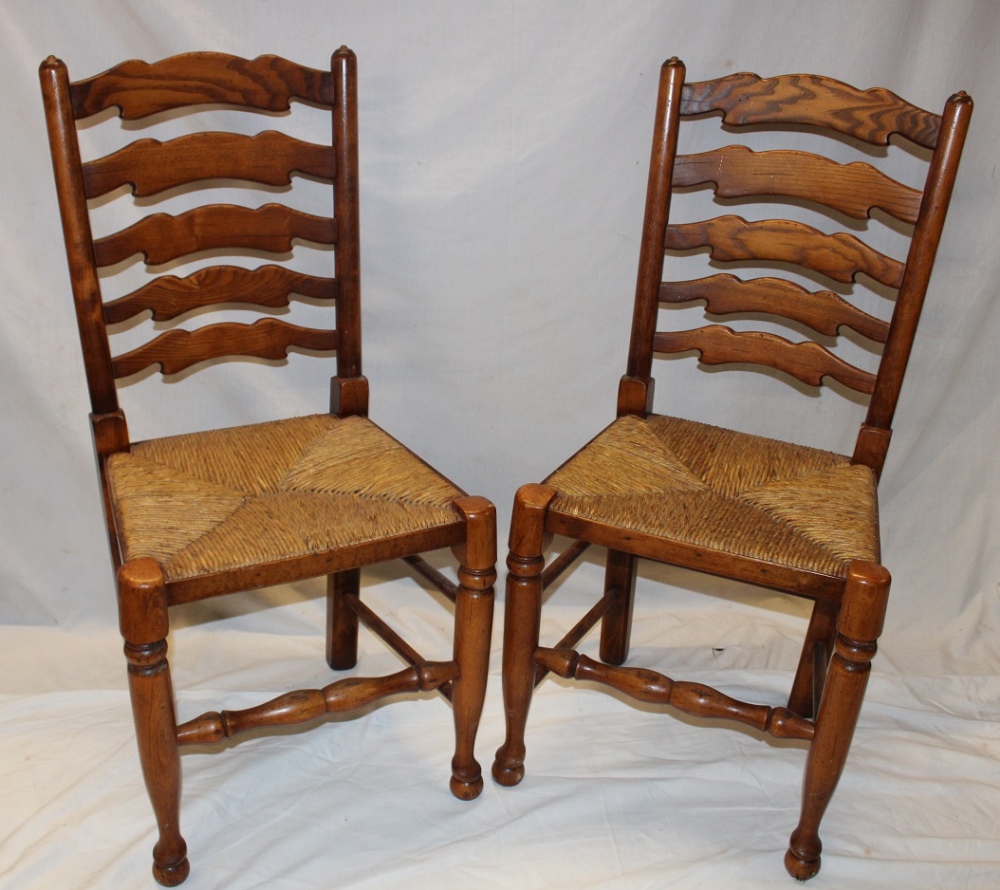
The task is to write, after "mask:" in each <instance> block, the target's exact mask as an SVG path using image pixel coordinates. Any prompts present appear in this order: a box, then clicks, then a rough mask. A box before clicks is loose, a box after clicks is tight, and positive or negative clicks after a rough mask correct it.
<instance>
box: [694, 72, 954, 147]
mask: <svg viewBox="0 0 1000 890" xmlns="http://www.w3.org/2000/svg"><path fill="white" fill-rule="evenodd" d="M711 111H721V112H723V121H725V123H727V124H729V125H730V126H737V127H742V126H749V125H753V124H759V123H768V124H774V123H780V124H807V125H811V126H818V127H825V128H827V129H831V130H835V131H837V132H839V133H844V134H845V135H848V136H853V137H854V138H856V139H861V140H862V141H864V142H869V143H871V144H872V145H888V144H889V137H890V136H892V134H893V133H899V134H900V135H901V136H905V137H906V138H907V139H909V140H911V141H912V142H915V143H916V144H917V145H922V146H924V147H925V148H934V146H935V145H936V144H937V138H938V134H939V132H940V129H941V118H940V116H938V115H936V114H931V113H930V112H928V111H924V110H923V109H921V108H917V106H916V105H911V104H910V103H909V102H906V101H904V100H903V99H900V98H899V96H897V95H896V94H895V93H893V92H890V91H889V90H886V89H882V88H881V87H874V88H872V89H870V90H859V89H856V88H855V87H852V86H849V85H848V84H846V83H841V82H840V81H838V80H833V79H831V78H828V77H820V76H818V75H814V74H785V75H782V76H780V77H769V78H767V79H761V78H760V77H758V76H757V75H756V74H747V73H743V74H731V75H730V76H729V77H723V78H720V79H718V80H708V81H702V82H699V83H688V84H685V85H684V91H683V94H682V100H681V114H684V115H693V114H704V113H706V112H711Z"/></svg>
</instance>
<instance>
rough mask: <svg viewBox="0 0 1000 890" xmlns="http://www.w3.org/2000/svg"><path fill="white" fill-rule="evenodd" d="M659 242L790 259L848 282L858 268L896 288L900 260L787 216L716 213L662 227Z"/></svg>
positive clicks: (715, 253) (733, 257) (718, 254)
mask: <svg viewBox="0 0 1000 890" xmlns="http://www.w3.org/2000/svg"><path fill="white" fill-rule="evenodd" d="M664 247H666V248H667V249H668V250H691V249H695V248H699V247H710V248H711V254H710V255H711V257H712V259H713V260H719V261H721V262H729V263H732V262H741V261H744V260H775V261H778V262H783V263H794V264H795V265H798V266H802V267H803V268H806V269H811V270H813V271H814V272H821V273H822V274H824V275H826V276H828V277H829V278H832V279H833V280H834V281H843V282H850V281H854V278H855V276H856V275H857V274H858V273H859V272H864V273H865V274H866V275H869V276H870V277H872V278H874V279H875V280H876V281H880V282H882V284H885V285H888V286H889V287H899V285H900V284H901V282H902V280H903V269H904V267H903V264H902V263H901V262H899V261H898V260H894V259H892V257H887V256H885V255H884V254H881V253H879V252H878V251H877V250H873V249H872V248H871V247H869V246H868V245H867V244H865V243H864V242H863V241H861V240H859V239H858V238H855V237H854V236H853V235H848V234H846V233H844V232H837V233H836V234H834V235H826V234H824V233H823V232H820V231H819V230H818V229H814V228H813V227H812V226H807V225H805V224H804V223H799V222H793V221H791V220H787V219H766V220H761V221H760V222H747V221H746V220H745V219H743V218H742V217H739V216H731V215H730V216H718V217H715V218H714V219H709V220H703V221H701V222H694V223H684V224H682V225H676V226H667V231H666V238H665V239H664Z"/></svg>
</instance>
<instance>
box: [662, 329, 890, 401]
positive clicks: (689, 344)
mask: <svg viewBox="0 0 1000 890" xmlns="http://www.w3.org/2000/svg"><path fill="white" fill-rule="evenodd" d="M691 349H694V350H697V351H698V352H700V353H701V361H702V362H704V363H705V364H707V365H721V364H726V363H729V362H750V363H752V364H757V365H767V366H768V367H771V368H775V369H776V370H779V371H784V372H785V373H786V374H790V375H791V376H792V377H795V378H796V379H797V380H801V381H802V382H803V383H807V384H809V385H810V386H820V385H821V384H822V382H823V378H824V377H832V378H833V379H834V380H838V381H840V382H841V383H843V384H844V386H848V387H850V388H851V389H853V390H856V391H858V392H862V393H866V394H870V393H871V392H872V390H873V389H874V388H875V375H873V374H869V373H868V372H867V371H862V370H861V369H860V368H856V367H855V366H854V365H852V364H850V363H848V362H845V361H844V360H843V359H841V358H838V357H837V356H835V355H834V354H833V353H832V352H830V351H829V350H828V349H825V348H824V347H822V346H820V345H819V344H818V343H812V342H805V343H792V342H790V341H789V340H785V339H784V338H783V337H778V336H776V335H775V334H768V333H765V332H763V331H745V332H739V333H737V332H736V331H734V330H732V329H731V328H727V327H726V326H725V325H709V326H707V327H702V328H697V329H695V330H690V331H666V332H657V334H656V335H655V336H654V337H653V350H654V351H655V352H665V353H672V352H687V351H688V350H691Z"/></svg>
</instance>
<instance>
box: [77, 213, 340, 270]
mask: <svg viewBox="0 0 1000 890" xmlns="http://www.w3.org/2000/svg"><path fill="white" fill-rule="evenodd" d="M295 238H302V239H303V240H305V241H313V242H315V243H317V244H335V243H336V241H337V226H336V222H335V221H334V220H332V219H329V218H327V217H323V216H312V215H310V214H308V213H302V212H301V211H299V210H292V209H291V208H289V207H285V206H284V205H282V204H267V205H265V206H264V207H260V208H258V209H256V210H252V209H250V208H249V207H238V206H234V205H231V204H211V205H208V206H206V207H198V208H196V209H194V210H188V211H187V212H186V213H181V214H179V215H178V216H171V215H170V214H168V213H154V214H153V215H152V216H147V217H146V218H145V219H142V220H140V221H139V222H137V223H135V224H134V225H131V226H129V227H128V228H127V229H122V231H120V232H116V233H115V234H113V235H107V236H105V237H104V238H99V239H98V240H97V241H95V242H94V256H95V258H96V260H97V265H98V266H112V265H114V264H115V263H120V262H121V261H122V260H125V259H128V258H129V257H130V256H134V255H135V254H137V253H139V254H142V255H143V256H144V257H145V258H146V262H147V263H148V264H149V265H152V266H158V265H160V264H161V263H167V262H170V260H175V259H177V258H178V257H183V256H188V255H190V254H194V253H198V252H199V251H203V250H213V249H215V248H221V247H225V248H232V249H240V248H244V249H251V250H264V251H268V252H270V253H286V252H287V251H289V250H291V249H292V241H293V239H295Z"/></svg>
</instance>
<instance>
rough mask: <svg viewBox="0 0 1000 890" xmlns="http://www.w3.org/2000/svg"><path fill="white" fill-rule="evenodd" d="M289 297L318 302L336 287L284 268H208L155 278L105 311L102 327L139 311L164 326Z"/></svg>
mask: <svg viewBox="0 0 1000 890" xmlns="http://www.w3.org/2000/svg"><path fill="white" fill-rule="evenodd" d="M292 294H302V295H303V296H306V297H314V298H316V299H322V300H334V299H336V297H337V282H336V280H334V279H333V278H319V277H317V276H315V275H306V274H304V273H302V272H295V271H293V270H291V269H286V268H285V267H284V266H274V265H269V266H260V267H259V268H257V269H244V268H241V267H239V266H209V267H207V268H205V269H199V270H198V271H197V272H193V273H192V274H190V275H188V276H187V277H185V278H178V277H177V276H176V275H161V276H160V277H159V278H157V279H155V280H154V281H151V282H150V283H149V284H146V285H144V286H143V287H141V288H139V289H138V290H135V291H132V293H130V294H126V295H125V296H123V297H119V298H118V299H117V300H113V301H112V302H110V303H106V304H105V306H104V320H105V322H106V323H107V324H118V323H119V322H122V321H125V320H127V319H129V318H133V317H134V316H136V315H138V314H139V313H141V312H145V311H146V310H152V313H153V319H154V320H155V321H168V320H170V319H172V318H177V317H178V316H180V315H183V314H184V313H185V312H190V311H191V310H192V309H199V308H201V307H203V306H215V305H219V304H221V303H247V304H251V305H254V306H270V307H271V308H274V309H279V308H281V307H282V306H287V305H288V304H289V300H290V298H291V296H292Z"/></svg>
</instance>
